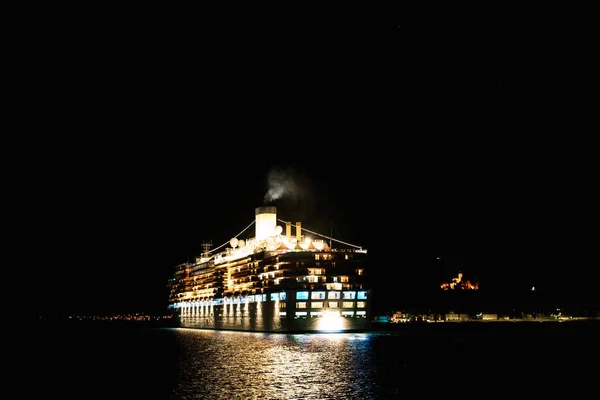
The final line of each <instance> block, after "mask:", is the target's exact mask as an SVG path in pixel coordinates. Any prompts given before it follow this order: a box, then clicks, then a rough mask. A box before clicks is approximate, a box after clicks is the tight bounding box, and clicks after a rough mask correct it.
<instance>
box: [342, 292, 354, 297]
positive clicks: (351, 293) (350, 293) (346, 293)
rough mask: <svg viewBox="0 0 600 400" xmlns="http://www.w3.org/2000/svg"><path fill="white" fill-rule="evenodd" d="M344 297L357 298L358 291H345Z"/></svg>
mask: <svg viewBox="0 0 600 400" xmlns="http://www.w3.org/2000/svg"><path fill="white" fill-rule="evenodd" d="M343 298H344V299H355V298H356V292H344V296H343Z"/></svg>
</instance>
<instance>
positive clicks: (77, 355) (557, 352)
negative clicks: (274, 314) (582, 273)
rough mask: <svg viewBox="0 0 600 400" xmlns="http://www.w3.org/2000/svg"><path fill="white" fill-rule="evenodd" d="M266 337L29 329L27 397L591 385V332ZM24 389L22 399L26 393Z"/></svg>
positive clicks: (256, 395) (273, 395)
mask: <svg viewBox="0 0 600 400" xmlns="http://www.w3.org/2000/svg"><path fill="white" fill-rule="evenodd" d="M536 329H537V331H535V332H534V333H525V332H519V331H517V332H512V331H500V330H497V329H488V330H485V331H480V332H473V331H464V332H411V333H410V334H407V333H406V332H390V333H382V332H376V333H373V332H372V333H349V334H332V333H328V334H290V335H285V334H265V333H248V332H225V331H210V330H194V329H178V328H148V327H141V328H140V327H138V326H134V327H130V326H123V327H115V326H101V327H98V326H84V327H82V326H70V327H58V328H52V329H50V328H48V327H45V328H43V329H38V330H37V334H36V335H37V338H36V341H35V342H34V344H33V345H32V347H31V354H32V356H33V360H31V361H30V362H29V363H28V365H30V371H29V372H30V373H32V374H33V377H34V379H31V382H32V383H31V385H29V387H26V388H24V390H25V392H28V393H26V394H31V395H35V396H40V395H44V396H52V397H55V396H58V397H59V398H81V399H88V398H113V399H114V398H156V399H227V400H230V399H401V398H408V397H411V396H414V395H415V394H418V395H419V396H421V397H426V398H427V397H442V396H444V397H447V396H448V395H449V394H451V393H455V394H456V393H463V394H468V393H471V394H473V393H480V394H481V393H486V394H489V395H491V394H495V395H497V394H499V393H513V391H515V390H517V392H515V393H519V394H524V393H526V394H537V395H540V394H546V393H555V394H556V393H560V392H564V393H565V394H568V393H570V394H573V393H576V392H578V391H581V393H584V389H586V390H587V389H588V388H590V387H593V385H594V384H595V378H593V376H594V374H593V370H592V369H591V368H592V367H589V365H593V363H595V362H597V356H598V350H597V339H596V338H597V336H595V334H596V333H597V332H598V329H595V333H594V334H592V332H591V331H587V330H586V331H583V330H581V329H575V328H567V329H563V328H562V327H561V328H560V329H556V328H552V329H548V328H544V329H541V328H539V327H537V328H536ZM25 397H28V396H25Z"/></svg>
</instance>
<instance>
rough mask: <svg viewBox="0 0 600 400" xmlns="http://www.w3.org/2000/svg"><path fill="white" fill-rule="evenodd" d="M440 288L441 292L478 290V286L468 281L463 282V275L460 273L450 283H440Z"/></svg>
mask: <svg viewBox="0 0 600 400" xmlns="http://www.w3.org/2000/svg"><path fill="white" fill-rule="evenodd" d="M440 287H441V288H442V289H443V290H454V289H457V288H458V289H461V290H477V289H479V284H478V283H472V282H471V281H469V280H463V274H462V272H459V273H458V276H456V277H454V278H452V280H451V281H450V282H444V283H442V284H441V285H440Z"/></svg>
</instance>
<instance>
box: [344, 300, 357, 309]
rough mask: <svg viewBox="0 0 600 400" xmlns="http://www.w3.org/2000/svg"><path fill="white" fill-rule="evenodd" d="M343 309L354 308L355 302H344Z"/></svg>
mask: <svg viewBox="0 0 600 400" xmlns="http://www.w3.org/2000/svg"><path fill="white" fill-rule="evenodd" d="M342 307H343V308H354V302H353V301H344V302H342Z"/></svg>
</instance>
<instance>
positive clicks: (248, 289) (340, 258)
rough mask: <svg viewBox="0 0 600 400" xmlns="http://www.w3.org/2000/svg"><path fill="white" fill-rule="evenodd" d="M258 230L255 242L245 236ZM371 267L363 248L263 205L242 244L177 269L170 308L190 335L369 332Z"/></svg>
mask: <svg viewBox="0 0 600 400" xmlns="http://www.w3.org/2000/svg"><path fill="white" fill-rule="evenodd" d="M253 225H254V236H252V234H246V236H243V234H244V232H247V231H248V230H249V229H250V228H251V227H252V226H253ZM284 230H285V232H284ZM242 237H245V238H246V239H245V240H244V239H242ZM328 242H329V244H328ZM367 261H368V260H367V250H366V249H363V248H362V247H360V246H356V245H353V244H350V243H345V242H342V241H339V240H335V239H333V238H331V237H328V236H324V235H320V234H318V233H316V232H312V231H309V230H307V229H305V228H303V227H302V222H295V223H292V222H288V221H282V220H280V219H278V216H277V208H276V207H275V206H261V207H258V208H256V209H255V216H254V219H253V221H252V222H251V223H250V224H249V225H248V226H247V227H246V228H245V229H244V230H243V231H242V232H240V234H238V235H237V237H233V238H232V239H231V240H229V241H228V242H226V243H224V244H223V245H221V246H219V247H216V248H215V249H210V247H209V246H205V247H204V249H203V252H202V253H201V255H200V256H199V257H195V261H194V262H186V263H182V264H179V265H177V266H176V267H175V272H174V275H173V277H172V278H171V279H170V281H169V290H170V293H169V304H168V308H169V309H170V310H171V311H172V312H173V313H174V316H175V320H176V321H177V323H178V326H180V327H185V328H197V329H217V330H235V331H251V332H286V333H290V332H307V333H308V332H356V331H364V330H367V329H369V328H370V322H371V302H370V300H371V295H372V293H371V289H370V286H369V284H368V271H367V269H368V268H367Z"/></svg>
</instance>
